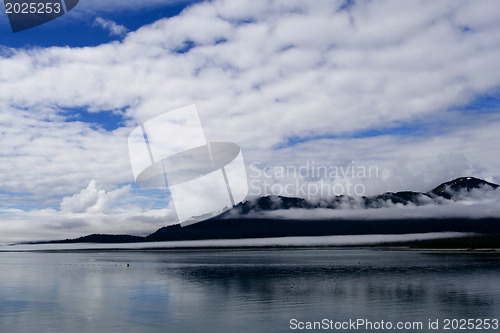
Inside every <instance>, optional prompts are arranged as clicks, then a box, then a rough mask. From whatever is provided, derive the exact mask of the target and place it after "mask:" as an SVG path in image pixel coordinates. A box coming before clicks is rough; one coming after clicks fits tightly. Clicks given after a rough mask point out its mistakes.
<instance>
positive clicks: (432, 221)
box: [39, 177, 500, 243]
mask: <svg viewBox="0 0 500 333" xmlns="http://www.w3.org/2000/svg"><path fill="white" fill-rule="evenodd" d="M498 186H499V185H498V184H494V183H490V182H487V181H485V180H482V179H479V178H474V177H460V178H456V179H454V180H451V181H448V182H445V183H442V184H440V185H438V186H437V187H435V188H434V189H432V190H430V191H428V192H413V191H400V192H386V193H383V194H379V195H375V196H369V197H362V198H361V199H360V200H357V201H356V199H354V198H352V197H348V196H336V197H332V198H330V200H328V201H325V200H323V201H318V202H316V203H313V202H311V201H310V200H306V199H304V198H297V197H281V196H265V197H260V198H257V199H256V200H253V201H250V200H248V201H245V202H243V203H240V204H238V205H236V206H235V207H233V208H232V209H230V210H229V211H227V212H225V213H223V214H221V215H219V216H217V217H214V218H211V219H208V220H206V221H203V222H200V223H196V224H193V225H189V226H186V227H180V225H178V224H176V225H171V226H166V227H162V228H160V229H158V230H157V231H155V232H153V233H152V234H150V235H148V236H131V235H109V234H92V235H87V236H83V237H79V238H76V239H66V240H56V241H49V242H39V243H77V242H91V243H130V242H151V241H173V240H200V239H238V238H266V237H289V236H325V235H360V234H377V233H381V234H404V233H421V232H440V231H459V232H481V233H494V232H497V233H498V232H500V218H480V219H471V218H420V219H404V218H399V219H398V218H393V219H381V220H370V219H333V218H331V219H307V220H300V219H279V220H278V219H270V218H251V217H247V215H248V214H249V213H250V212H265V211H275V210H277V209H293V208H299V209H300V208H302V209H315V208H327V209H338V208H339V206H340V205H341V204H345V203H346V202H347V203H349V202H351V203H353V202H354V203H355V204H357V205H359V206H360V208H361V209H377V208H382V207H387V206H388V205H389V204H393V205H398V204H399V205H409V204H412V205H415V206H420V205H425V204H429V203H437V204H440V203H441V201H442V200H460V199H461V195H464V194H465V195H467V193H468V192H471V191H473V190H475V189H486V190H496V189H497V188H498Z"/></svg>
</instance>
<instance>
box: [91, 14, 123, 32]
mask: <svg viewBox="0 0 500 333" xmlns="http://www.w3.org/2000/svg"><path fill="white" fill-rule="evenodd" d="M94 26H97V27H101V28H102V29H104V30H107V31H108V32H109V35H110V36H118V37H121V36H124V35H125V34H126V33H127V31H128V29H127V28H126V27H125V26H123V25H119V24H116V23H115V22H113V21H111V20H106V19H103V18H102V17H96V19H95V20H94Z"/></svg>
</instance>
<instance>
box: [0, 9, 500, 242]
mask: <svg viewBox="0 0 500 333" xmlns="http://www.w3.org/2000/svg"><path fill="white" fill-rule="evenodd" d="M92 3H93V6H97V7H99V6H100V7H99V8H101V7H102V8H101V9H99V10H108V9H109V8H111V7H107V6H108V2H103V1H93V2H92ZM109 3H110V4H112V5H113V6H121V4H123V6H129V5H131V4H132V2H120V4H119V3H118V2H116V1H110V2H109ZM125 3H126V4H125ZM148 3H149V4H151V5H156V3H157V2H156V1H149V2H148ZM476 4H477V5H476ZM341 5H342V2H340V1H339V2H335V1H314V2H303V1H252V2H247V1H239V2H236V1H213V2H205V3H201V4H197V5H193V6H191V7H189V8H187V9H186V10H185V11H184V12H183V13H181V14H180V15H178V16H176V17H173V18H170V19H162V20H159V21H157V22H155V23H154V24H151V25H148V26H145V27H142V28H140V29H139V30H137V31H134V32H129V33H128V34H127V35H126V36H125V37H124V38H123V40H121V41H119V42H113V43H110V44H106V45H100V46H96V47H84V48H69V47H52V48H46V49H31V50H12V52H9V54H8V55H6V53H2V56H1V57H0V91H2V95H1V96H0V105H1V113H0V138H1V142H2V146H1V148H0V149H1V150H0V184H2V185H1V188H0V191H3V192H8V193H17V194H21V193H22V194H24V195H25V196H23V197H21V196H20V195H17V196H12V195H9V194H4V193H1V195H2V196H3V197H5V196H6V195H7V196H8V197H7V199H6V201H7V202H4V203H2V206H3V207H6V208H7V209H8V208H13V207H17V206H14V203H23V204H26V205H29V206H38V207H57V206H58V205H59V204H60V202H61V200H62V198H63V197H67V198H71V197H72V196H75V197H74V198H75V199H74V200H75V201H73V205H75V207H76V206H77V203H78V200H80V203H79V204H80V205H81V207H86V206H85V205H84V204H83V203H82V201H81V200H83V197H82V196H83V194H82V193H80V192H81V190H82V188H83V189H84V188H86V187H87V186H88V184H89V182H90V181H91V180H92V179H95V180H96V183H97V184H100V186H102V188H101V190H103V191H105V193H111V192H112V191H114V190H116V189H117V188H121V187H122V185H123V184H126V183H130V182H132V181H133V179H132V173H131V170H130V166H129V161H128V151H127V146H126V142H127V140H126V138H127V136H128V134H129V133H130V131H131V129H132V128H133V127H134V126H135V125H136V124H137V123H138V122H143V121H145V120H147V119H149V118H151V117H153V116H156V115H158V114H160V113H163V112H165V111H168V110H172V109H176V108H178V107H181V106H184V105H189V104H192V103H196V105H197V107H198V110H199V113H200V117H201V120H202V124H203V126H204V128H205V134H206V136H207V138H208V139H209V140H212V141H230V142H235V143H238V144H239V145H240V146H241V147H242V149H243V154H244V158H245V161H246V163H247V164H250V163H252V162H253V161H259V162H261V163H262V164H264V165H266V164H269V165H299V164H301V163H304V162H305V161H307V160H310V161H312V160H314V161H316V162H317V163H318V164H325V165H347V164H349V163H351V161H353V160H354V161H355V162H356V163H359V164H366V165H376V166H378V167H379V169H380V170H382V171H384V172H385V173H384V175H385V176H384V177H380V178H378V179H368V180H366V183H365V184H366V187H367V190H368V191H370V193H379V192H381V191H396V190H428V189H429V188H431V187H433V186H435V185H437V184H439V183H440V182H443V181H446V180H450V179H452V178H454V177H458V176H465V175H472V176H477V177H481V178H485V179H488V180H492V181H496V182H499V181H500V159H499V157H498V156H500V155H499V154H498V145H497V144H496V142H499V140H500V134H499V132H498V131H497V130H496V128H498V126H499V125H500V119H499V118H498V117H497V115H496V114H480V115H476V114H474V113H472V115H471V114H467V113H465V112H461V111H453V109H455V108H456V107H460V106H463V105H467V104H468V103H469V102H471V101H473V100H474V99H475V98H476V97H478V96H482V95H485V94H494V93H498V87H499V86H500V67H499V66H498V59H499V58H500V35H499V34H498V33H497V32H498V30H499V28H500V22H499V21H498V20H496V17H495V16H494V14H493V13H496V12H498V9H499V5H498V3H496V2H493V1H478V2H476V1H475V2H474V4H472V2H468V1H439V2H429V1H417V0H415V1H404V2H402V1H373V2H356V3H355V5H353V6H351V7H350V8H349V9H348V10H339V9H340V7H341ZM79 7H81V9H82V10H86V9H85V8H86V7H84V6H83V4H82V5H81V6H80V5H79ZM97 7H96V8H97ZM77 8H78V7H77ZM94 9H95V8H94ZM96 10H97V9H96ZM75 11H76V8H75ZM103 16H104V15H103ZM109 27H111V26H109ZM189 46H192V48H191V49H189V50H187V48H186V47H189ZM183 48H184V49H185V50H186V51H187V52H185V53H182V54H180V53H176V52H175V51H176V50H180V49H183ZM67 108H84V109H86V110H88V111H89V112H91V113H98V112H104V113H102V114H105V112H112V110H123V112H124V114H125V119H124V122H125V123H124V127H121V128H118V129H116V130H114V131H105V130H102V129H96V128H95V127H92V126H90V125H89V124H87V123H84V122H67V121H66V120H67V118H68V114H67V113H65V111H64V110H65V109H67ZM415 124H417V125H422V126H423V127H424V128H425V130H424V132H425V131H427V130H429V131H430V134H426V133H424V134H425V135H416V136H412V134H413V133H412V131H413V130H412V126H414V125H415ZM402 125H405V126H408V128H410V130H409V131H410V133H409V135H403V136H398V135H392V136H391V135H385V136H375V137H366V138H363V137H361V138H352V135H353V134H356V133H360V132H363V131H368V132H369V131H383V130H384V129H387V128H392V127H398V126H402ZM291 138H292V139H293V138H295V139H297V141H299V142H301V141H304V142H302V143H297V144H295V145H294V146H292V147H286V143H287V142H288V141H289V140H290V139H291ZM280 145H281V146H283V147H284V148H282V149H276V147H278V146H280ZM96 191H97V192H98V190H97V189H96ZM97 192H96V193H97ZM94 195H97V194H95V193H94ZM9 196H10V200H9ZM128 196H129V198H130V200H133V197H134V194H133V193H131V194H129V195H128ZM97 197H98V195H97ZM77 199H78V200H77ZM68 200H69V201H70V202H71V200H70V199H66V202H68ZM21 206H22V205H21ZM70 206H71V205H70ZM82 209H83V208H82ZM54 211H56V212H57V213H58V214H63V212H62V211H59V210H55V209H54ZM70 211H71V209H69V210H68V211H67V212H70ZM41 212H42V211H41V210H39V209H38V210H37V209H34V210H31V211H30V210H27V211H26V212H25V217H24V219H26V221H27V220H28V219H33V220H36V216H38V215H39V214H42V213H41ZM9 214H11V213H9ZM16 214H18V213H16ZM19 214H21V213H19ZM79 214H83V215H82V217H81V218H82V219H83V221H86V220H85V214H86V213H79ZM130 214H132V215H133V213H130ZM9 216H10V215H9ZM125 216H126V214H125V213H124V215H123V217H122V219H125V218H126V217H125ZM18 217H19V215H16V216H15V217H13V221H15V220H16V219H17V218H18ZM13 223H14V222H13ZM26 223H29V222H26ZM4 225H5V223H4ZM117 230H118V232H120V231H121V230H120V228H117ZM143 230H146V229H143ZM148 231H150V232H151V231H154V230H148Z"/></svg>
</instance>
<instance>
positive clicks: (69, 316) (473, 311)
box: [0, 250, 500, 332]
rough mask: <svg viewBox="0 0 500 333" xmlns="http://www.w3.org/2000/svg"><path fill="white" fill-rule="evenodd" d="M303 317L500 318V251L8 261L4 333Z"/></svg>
mask: <svg viewBox="0 0 500 333" xmlns="http://www.w3.org/2000/svg"><path fill="white" fill-rule="evenodd" d="M127 263H128V264H129V266H128V267H127V265H126V264H127ZM292 318H295V319H297V320H299V321H319V320H322V319H324V318H327V319H331V320H334V321H344V320H349V319H353V320H356V319H358V318H365V319H368V320H371V321H380V320H384V321H393V322H394V323H396V322H398V321H422V322H423V323H424V324H425V325H424V328H425V329H424V330H421V332H426V331H429V330H427V329H426V326H427V323H428V320H429V319H432V320H435V319H440V320H441V321H442V320H443V319H444V318H456V319H460V318H498V319H500V255H498V254H494V253H491V254H466V253H418V252H389V251H363V250H300V251H299V250H295V251H290V250H283V251H205V252H197V251H185V252H175V251H164V252H162V251H142V252H141V251H123V252H97V251H96V252H17V253H0V331H1V332H53V331H54V332H69V331H80V332H81V331H83V332H292V330H291V329H290V319H292ZM440 325H442V323H440ZM296 331H299V330H295V332H296ZM304 331H305V330H304ZM359 331H366V330H362V329H360V330H359ZM395 331H396V330H395ZM439 331H442V332H451V331H453V330H448V331H445V330H439ZM490 331H491V332H493V331H492V330H490ZM344 332H345V331H344ZM406 332H409V330H407V331H406Z"/></svg>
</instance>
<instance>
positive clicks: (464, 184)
mask: <svg viewBox="0 0 500 333" xmlns="http://www.w3.org/2000/svg"><path fill="white" fill-rule="evenodd" d="M484 187H486V188H488V187H489V188H491V189H496V188H497V187H498V185H497V184H493V183H490V182H487V181H485V180H482V179H479V178H474V177H460V178H457V179H454V180H450V181H449V182H446V183H442V184H441V185H439V186H437V187H436V188H434V189H433V190H432V191H431V193H433V194H435V195H438V196H440V197H443V198H446V199H451V198H452V197H453V194H454V193H456V192H460V191H463V190H466V191H467V192H470V191H471V190H473V189H479V188H484Z"/></svg>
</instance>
